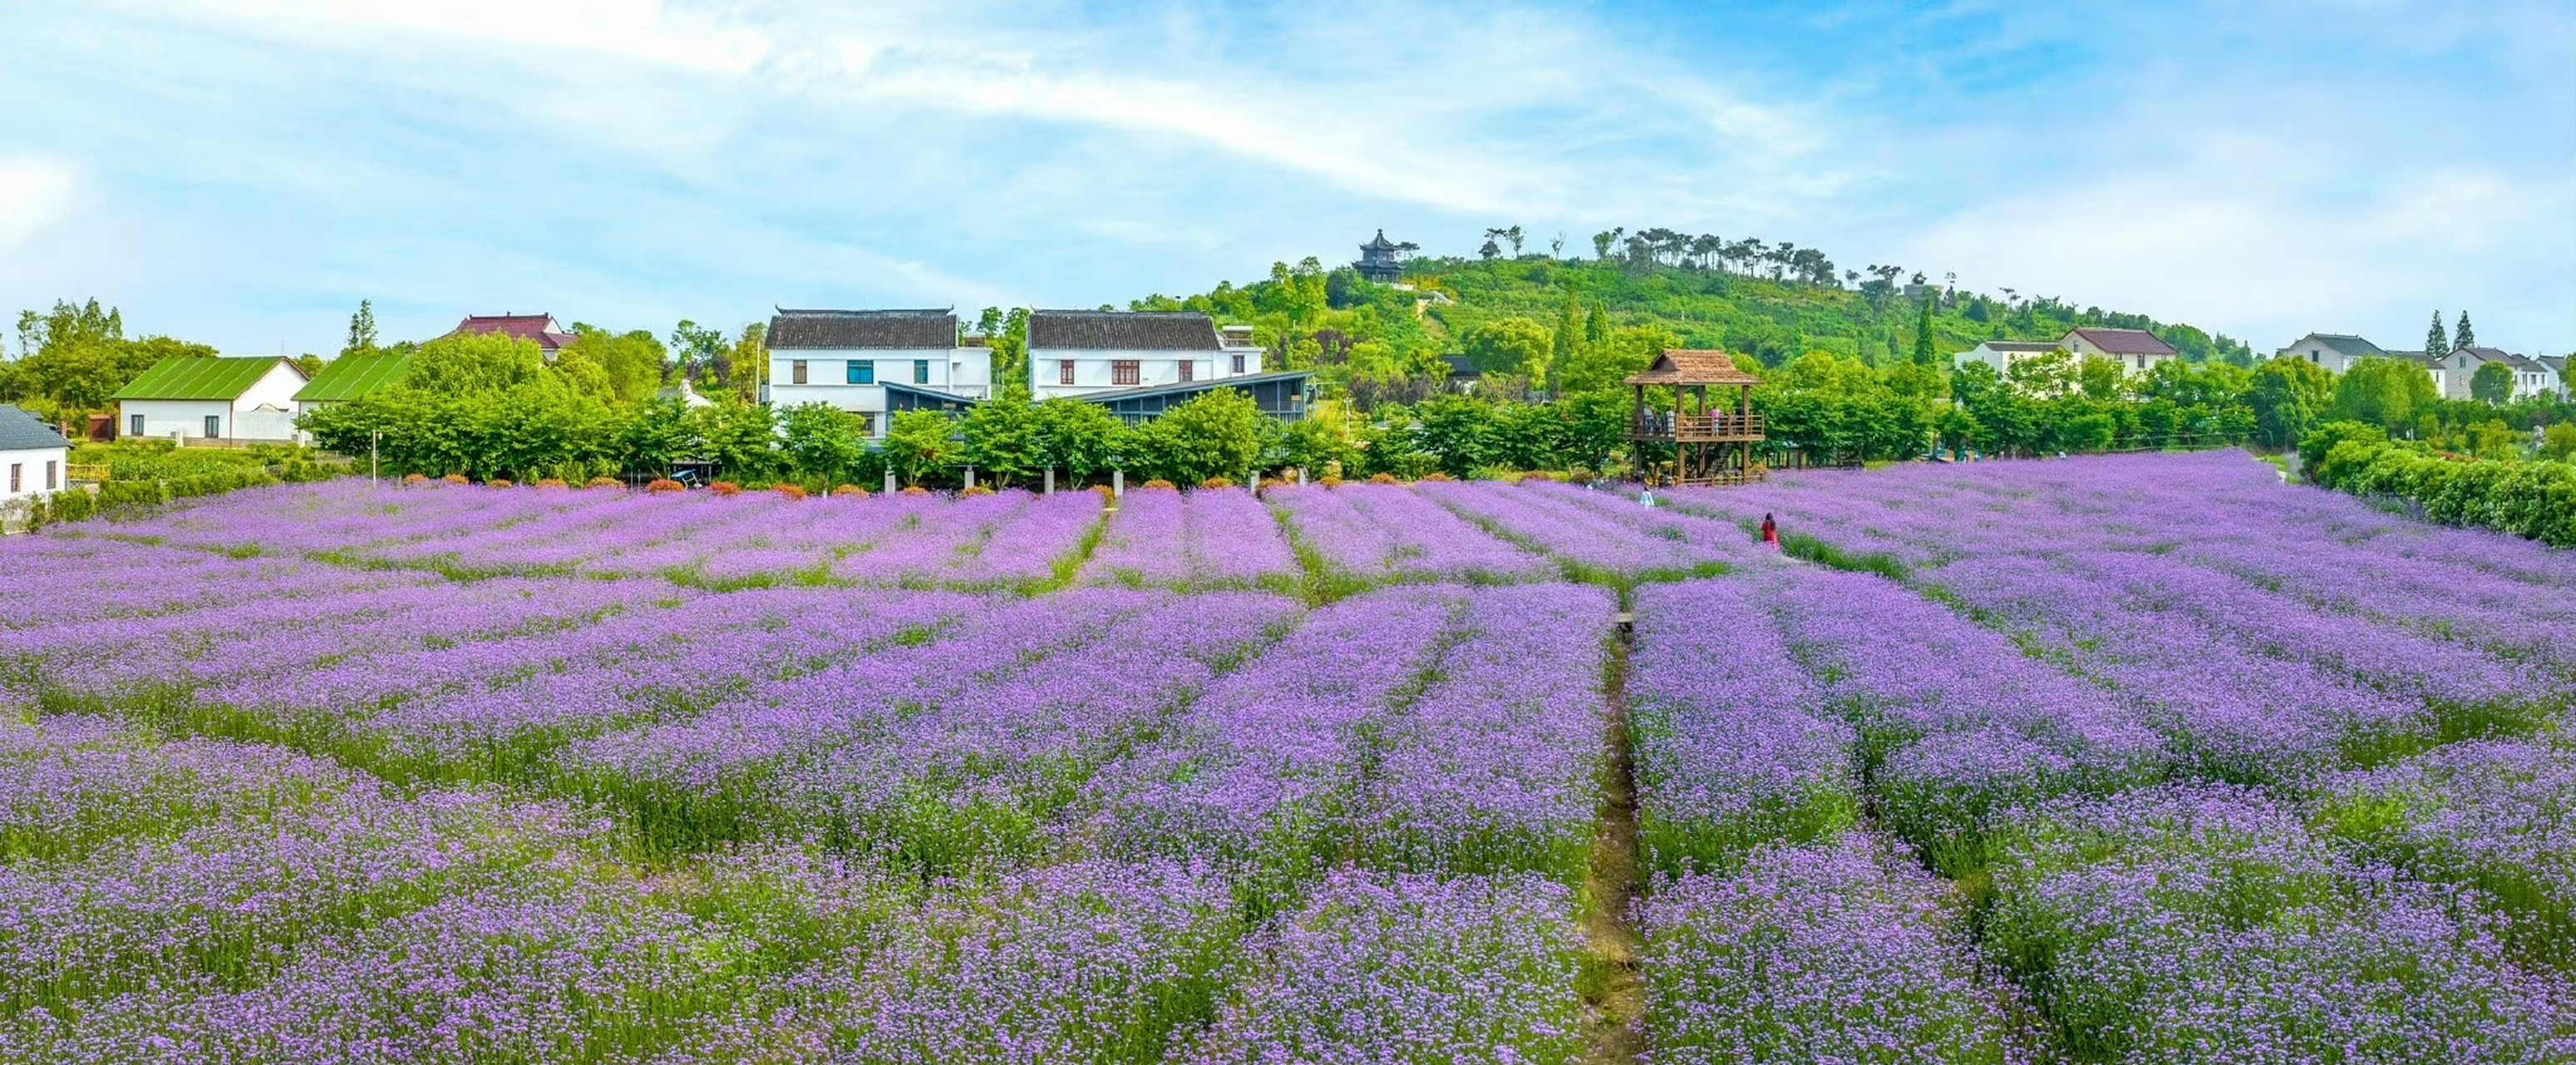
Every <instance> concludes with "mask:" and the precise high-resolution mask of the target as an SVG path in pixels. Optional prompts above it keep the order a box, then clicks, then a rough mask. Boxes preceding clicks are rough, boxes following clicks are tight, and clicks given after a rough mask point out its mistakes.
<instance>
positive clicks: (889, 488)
mask: <svg viewBox="0 0 2576 1065" xmlns="http://www.w3.org/2000/svg"><path fill="white" fill-rule="evenodd" d="M885 494H887V495H893V494H894V471H893V470H887V471H886V490H885Z"/></svg>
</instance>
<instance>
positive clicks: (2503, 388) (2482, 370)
mask: <svg viewBox="0 0 2576 1065" xmlns="http://www.w3.org/2000/svg"><path fill="white" fill-rule="evenodd" d="M2469 398H2470V399H2474V400H2477V401H2478V402H2480V403H2491V404H2495V405H2497V406H2503V405H2504V404H2505V403H2507V402H2510V401H2511V400H2512V399H2513V368H2512V367H2510V366H2506V365H2505V364H2503V363H2500V362H2490V363H2487V364H2485V365H2483V366H2480V367H2478V372H2476V373H2474V374H2470V375H2469Z"/></svg>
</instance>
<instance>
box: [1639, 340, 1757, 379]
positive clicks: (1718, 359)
mask: <svg viewBox="0 0 2576 1065" xmlns="http://www.w3.org/2000/svg"><path fill="white" fill-rule="evenodd" d="M1628 383H1629V384H1632V385H1751V384H1760V383H1761V382H1760V380H1759V379H1757V378H1755V377H1754V376H1753V375H1752V374H1749V373H1746V372H1744V371H1742V370H1738V369H1736V368H1735V360H1734V359H1733V358H1730V357H1728V355H1727V354H1726V353H1725V352H1723V351H1683V350H1681V349H1679V348H1666V349H1665V350H1664V353H1663V354H1661V355H1657V356H1655V362H1654V365H1652V366H1648V367H1646V372H1644V373H1641V374H1632V375H1630V376H1629V378H1628Z"/></svg>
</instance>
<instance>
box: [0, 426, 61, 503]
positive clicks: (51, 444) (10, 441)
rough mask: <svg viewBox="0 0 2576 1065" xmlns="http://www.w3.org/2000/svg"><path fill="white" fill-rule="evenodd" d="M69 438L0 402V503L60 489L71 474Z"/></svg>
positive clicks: (13, 501)
mask: <svg viewBox="0 0 2576 1065" xmlns="http://www.w3.org/2000/svg"><path fill="white" fill-rule="evenodd" d="M71 446H72V445H71V442H70V441H68V440H65V439H63V434H61V433H57V432H55V431H54V427H53V426H50V425H47V424H45V423H43V422H41V421H38V420H36V416H35V415H32V414H29V413H27V412H26V411H23V410H19V409H18V408H16V407H12V406H8V405H6V404H0V474H5V475H6V477H7V479H6V480H0V504H9V503H15V502H17V501H18V500H21V499H27V498H30V497H33V496H41V495H45V494H47V493H50V492H59V491H62V490H63V489H64V488H65V487H66V486H67V485H68V482H67V481H66V480H65V478H67V477H69V476H70V471H69V469H68V465H67V464H68V463H69V462H70V455H71Z"/></svg>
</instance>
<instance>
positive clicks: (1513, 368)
mask: <svg viewBox="0 0 2576 1065" xmlns="http://www.w3.org/2000/svg"><path fill="white" fill-rule="evenodd" d="M1461 345H1462V346H1463V348H1464V350H1465V353H1466V356H1467V362H1468V364H1469V365H1472V366H1474V367H1475V368H1476V370H1477V372H1479V373H1488V374H1507V373H1508V374H1521V375H1524V376H1527V377H1528V378H1529V379H1530V380H1531V381H1532V382H1539V381H1544V380H1545V379H1546V378H1547V369H1548V355H1549V353H1550V352H1551V351H1552V350H1553V349H1554V347H1555V338H1553V337H1551V336H1550V335H1549V334H1548V331H1547V327H1546V326H1543V325H1540V324H1538V323H1537V322H1533V321H1531V320H1529V319H1527V318H1517V317H1515V318H1499V319H1496V320H1494V321H1491V322H1486V323H1484V324H1482V325H1479V326H1476V327H1475V328H1473V329H1469V330H1467V335H1466V336H1465V337H1464V338H1463V339H1462V340H1461Z"/></svg>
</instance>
